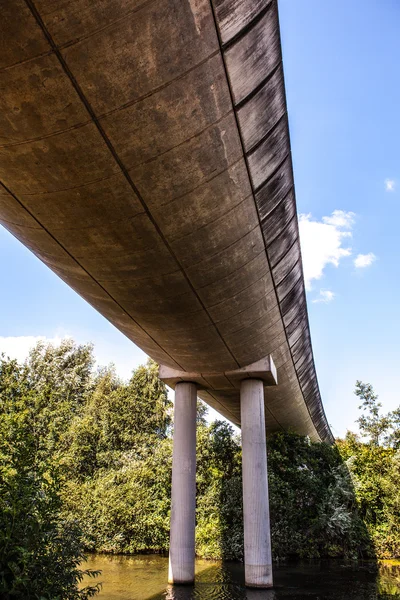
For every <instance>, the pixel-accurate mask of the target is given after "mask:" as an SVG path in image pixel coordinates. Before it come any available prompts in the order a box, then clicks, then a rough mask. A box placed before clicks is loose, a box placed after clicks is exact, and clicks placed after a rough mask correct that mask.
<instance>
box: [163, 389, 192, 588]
mask: <svg viewBox="0 0 400 600" xmlns="http://www.w3.org/2000/svg"><path fill="white" fill-rule="evenodd" d="M196 416H197V388H196V385H195V384H194V383H187V382H183V383H178V384H177V386H176V388H175V405H174V450H173V458H172V488H171V535H170V547H169V571H168V583H193V581H194V558H195V545H194V544H195V540H194V534H195V522H196Z"/></svg>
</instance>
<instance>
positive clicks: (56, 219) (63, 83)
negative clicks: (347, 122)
mask: <svg viewBox="0 0 400 600" xmlns="http://www.w3.org/2000/svg"><path fill="white" fill-rule="evenodd" d="M2 11H3V14H2V21H1V23H0V29H1V38H2V40H3V43H2V52H1V55H0V87H1V90H2V94H1V97H0V146H1V147H0V180H1V182H2V185H1V187H0V221H1V223H2V224H3V225H4V226H5V227H6V228H7V229H8V230H9V231H11V232H12V233H13V234H14V235H15V236H16V237H17V238H18V239H20V240H21V241H22V243H24V244H25V245H26V246H27V247H29V248H30V249H31V250H32V251H33V252H34V253H35V254H36V255H37V256H38V257H39V258H40V259H41V260H42V261H43V262H44V263H46V264H47V265H48V266H49V267H50V268H51V269H52V270H53V271H54V272H55V273H57V274H58V275H59V276H60V277H61V278H62V279H63V280H64V281H66V282H67V283H68V284H69V285H70V286H71V287H72V288H73V289H75V290H76V291H77V292H78V293H79V294H80V295H81V296H82V297H83V298H85V299H86V300H87V301H88V302H89V303H90V304H91V305H92V306H93V307H95V308H96V309H97V310H98V311H100V312H101V313H102V314H103V315H104V316H105V317H106V318H107V319H108V320H109V321H111V322H112V323H113V324H114V325H115V326H116V327H117V328H118V329H120V330H121V331H122V332H123V333H124V334H126V335H127V336H128V338H130V339H131V340H132V341H133V342H135V343H136V344H137V345H138V346H140V347H141V348H142V349H143V350H144V351H145V352H146V353H147V354H149V355H150V356H151V357H152V358H154V359H155V360H156V361H158V362H160V363H162V364H164V365H167V366H169V367H172V368H175V369H178V370H183V371H197V372H205V373H209V374H210V373H211V374H212V377H215V382H218V381H220V380H221V378H223V377H224V375H223V374H224V373H225V372H227V371H232V370H235V369H238V368H240V367H245V366H247V365H249V364H251V363H254V362H256V361H259V360H260V359H262V358H263V357H265V356H267V355H272V358H273V361H274V363H275V365H276V367H277V372H278V383H279V385H278V386H277V387H275V388H272V387H271V388H267V389H266V392H265V406H266V425H267V430H268V431H274V430H277V429H279V428H284V429H287V428H292V429H294V430H296V431H298V432H299V433H303V434H307V435H310V437H311V438H312V439H323V440H326V441H332V439H333V438H332V435H331V432H330V429H329V426H328V424H327V421H326V418H325V414H324V410H323V406H322V402H321V398H320V393H319V388H318V382H317V377H316V373H315V368H314V361H313V354H312V347H311V341H310V332H309V324H308V317H307V307H306V299H305V292H304V282H303V274H302V263H301V255H300V245H299V235H298V226H297V217H296V205H295V195H294V187H293V173H292V164H291V155H290V141H289V134H288V122H287V109H286V102H285V90H284V81H283V71H282V57H281V44H280V36H279V23H278V10H277V4H276V1H275V0H241V1H240V2H239V0H213V2H210V0H99V1H98V2H93V1H92V0H70V1H69V2H65V1H64V0H35V1H33V0H26V1H24V0H12V1H11V0H9V1H7V0H6V2H5V3H4V2H3V8H2ZM218 378H219V379H218ZM215 382H214V383H215ZM225 384H226V382H224V385H225ZM211 387H214V388H218V387H219V388H221V385H219V386H218V385H217V384H215V385H213V386H211ZM200 395H202V397H203V398H204V399H205V400H206V401H207V402H208V403H209V404H210V405H212V406H214V407H215V408H216V409H217V410H218V411H220V412H221V413H222V414H224V415H225V416H226V417H227V418H228V419H231V420H232V421H233V422H235V423H239V422H240V410H239V394H238V391H237V390H236V389H235V388H234V387H233V386H232V387H231V389H230V387H229V384H226V385H225V389H224V391H218V392H215V393H211V392H201V393H200Z"/></svg>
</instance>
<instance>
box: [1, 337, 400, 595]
mask: <svg viewBox="0 0 400 600" xmlns="http://www.w3.org/2000/svg"><path fill="white" fill-rule="evenodd" d="M93 363H94V361H93V353H92V348H91V346H78V345H76V344H74V342H72V341H70V340H69V341H66V342H63V344H62V345H61V346H60V347H59V348H53V347H51V346H44V345H38V346H37V347H36V348H35V349H34V350H33V351H32V353H31V355H30V357H29V359H28V361H27V362H26V363H25V364H24V365H22V366H21V365H18V364H17V363H16V362H15V361H6V360H3V361H2V362H1V363H0V416H1V422H0V493H1V498H0V578H1V585H2V586H3V587H2V588H0V592H2V593H3V596H4V597H5V598H7V597H8V596H7V594H11V590H12V591H13V593H14V592H15V593H14V596H13V597H16V598H18V597H20V598H23V597H24V598H38V599H40V598H49V599H50V598H52V599H55V600H57V599H59V600H62V599H64V598H65V599H67V600H69V599H75V598H88V597H90V595H91V594H94V593H95V591H96V586H94V587H92V588H90V589H86V590H83V591H80V592H79V591H78V589H77V582H79V580H80V579H81V577H82V573H81V571H80V570H79V562H80V561H81V559H82V548H83V547H84V548H85V549H86V550H90V551H101V552H110V553H137V552H165V551H167V550H168V543H169V514H170V492H171V490H170V486H171V466H172V427H173V423H172V405H171V402H170V401H169V399H168V395H167V391H166V387H165V385H164V384H163V383H162V382H161V381H160V380H159V378H158V374H157V373H158V371H157V365H156V364H155V363H154V362H152V361H149V362H148V364H147V365H145V366H141V367H139V368H138V369H136V370H135V371H134V373H133V375H132V378H131V379H130V380H129V381H128V382H123V381H121V380H120V379H119V378H118V377H117V376H116V374H115V371H114V369H113V368H112V367H108V368H103V369H100V370H99V371H97V372H96V373H95V372H94V370H93ZM356 393H357V396H358V397H359V398H360V399H361V400H362V408H363V410H364V414H363V415H362V417H361V418H360V420H359V423H360V429H361V432H362V434H363V435H365V436H366V437H367V438H368V439H369V442H368V443H363V442H361V441H360V440H359V439H358V438H357V436H355V435H354V434H349V435H348V436H347V437H346V439H345V440H339V441H338V444H337V446H335V447H331V446H328V445H326V444H322V443H311V442H310V440H309V439H308V438H306V437H304V436H299V435H296V434H294V433H283V432H282V433H277V434H274V435H272V436H270V437H269V439H268V463H269V492H270V507H271V528H272V548H273V555H274V557H280V558H282V557H289V556H295V557H310V558H311V557H322V556H347V557H355V556H357V555H363V556H367V555H369V554H371V553H372V552H373V549H372V547H371V544H370V541H369V536H370V537H371V538H372V540H373V544H374V549H375V551H376V552H377V554H379V555H381V556H398V555H399V554H400V548H399V541H398V540H399V539H400V531H399V524H400V494H399V492H398V485H397V482H398V481H399V476H400V453H399V451H398V448H399V445H400V433H399V431H400V409H399V410H398V411H394V412H393V413H390V414H389V415H386V416H384V415H381V413H380V404H379V403H378V402H377V396H376V395H375V393H374V391H373V389H372V387H371V386H370V385H368V384H363V383H361V382H357V391H356ZM382 444H383V445H382ZM196 483H197V509H196V551H197V554H198V555H199V556H202V557H206V558H221V557H223V558H232V559H233V558H242V557H243V522H242V482H241V446H240V438H239V436H237V435H235V433H234V430H233V428H232V427H231V426H230V425H228V424H227V423H226V422H222V421H215V422H214V423H211V424H210V423H208V421H207V409H206V407H205V405H204V404H202V403H201V402H199V403H198V416H197V475H196ZM79 528H81V531H79ZM44 573H45V574H46V582H44V579H43V578H44ZM28 584H29V585H28ZM13 586H14V587H13ZM46 586H47V587H46ZM52 586H53V587H52ZM57 586H58V587H57ZM18 594H19V596H18ZM29 594H30V595H29ZM3 596H2V597H3ZM10 598H11V596H10Z"/></svg>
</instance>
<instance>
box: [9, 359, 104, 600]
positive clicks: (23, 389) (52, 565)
mask: <svg viewBox="0 0 400 600" xmlns="http://www.w3.org/2000/svg"><path fill="white" fill-rule="evenodd" d="M35 400H36V398H35V396H34V395H33V394H32V385H31V380H30V378H29V377H28V369H27V368H23V367H19V366H18V365H17V363H16V362H15V361H6V360H4V359H1V360H0V596H1V598H4V599H11V598H16V599H18V598H20V599H21V600H22V599H30V598H32V599H39V600H45V599H48V600H64V599H65V600H78V599H82V600H85V599H87V598H90V597H92V596H94V595H95V594H96V593H97V591H98V588H99V586H98V585H95V586H91V587H87V588H85V589H84V590H80V591H79V590H78V583H79V582H80V581H81V580H82V578H83V576H84V575H93V576H94V575H96V573H95V572H90V571H82V570H80V569H79V563H80V562H81V561H82V559H83V558H84V556H83V545H82V543H81V534H80V530H79V528H78V526H77V524H76V523H75V522H74V521H72V520H66V519H63V518H62V516H61V498H60V478H59V473H58V470H57V466H56V464H51V463H49V462H48V461H46V460H44V457H43V455H42V453H41V451H40V448H39V447H40V443H38V442H39V439H38V437H37V431H38V428H37V427H36V426H37V422H38V421H37V419H36V418H35V417H36V412H35V408H36V407H37V404H36V402H35ZM49 430H50V432H51V433H50V434H49V435H53V432H54V430H53V429H52V428H51V427H49ZM35 433H36V435H35Z"/></svg>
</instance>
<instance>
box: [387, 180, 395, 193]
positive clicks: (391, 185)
mask: <svg viewBox="0 0 400 600" xmlns="http://www.w3.org/2000/svg"><path fill="white" fill-rule="evenodd" d="M395 185H396V183H395V181H394V179H385V190H386V191H387V192H394V188H395Z"/></svg>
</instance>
